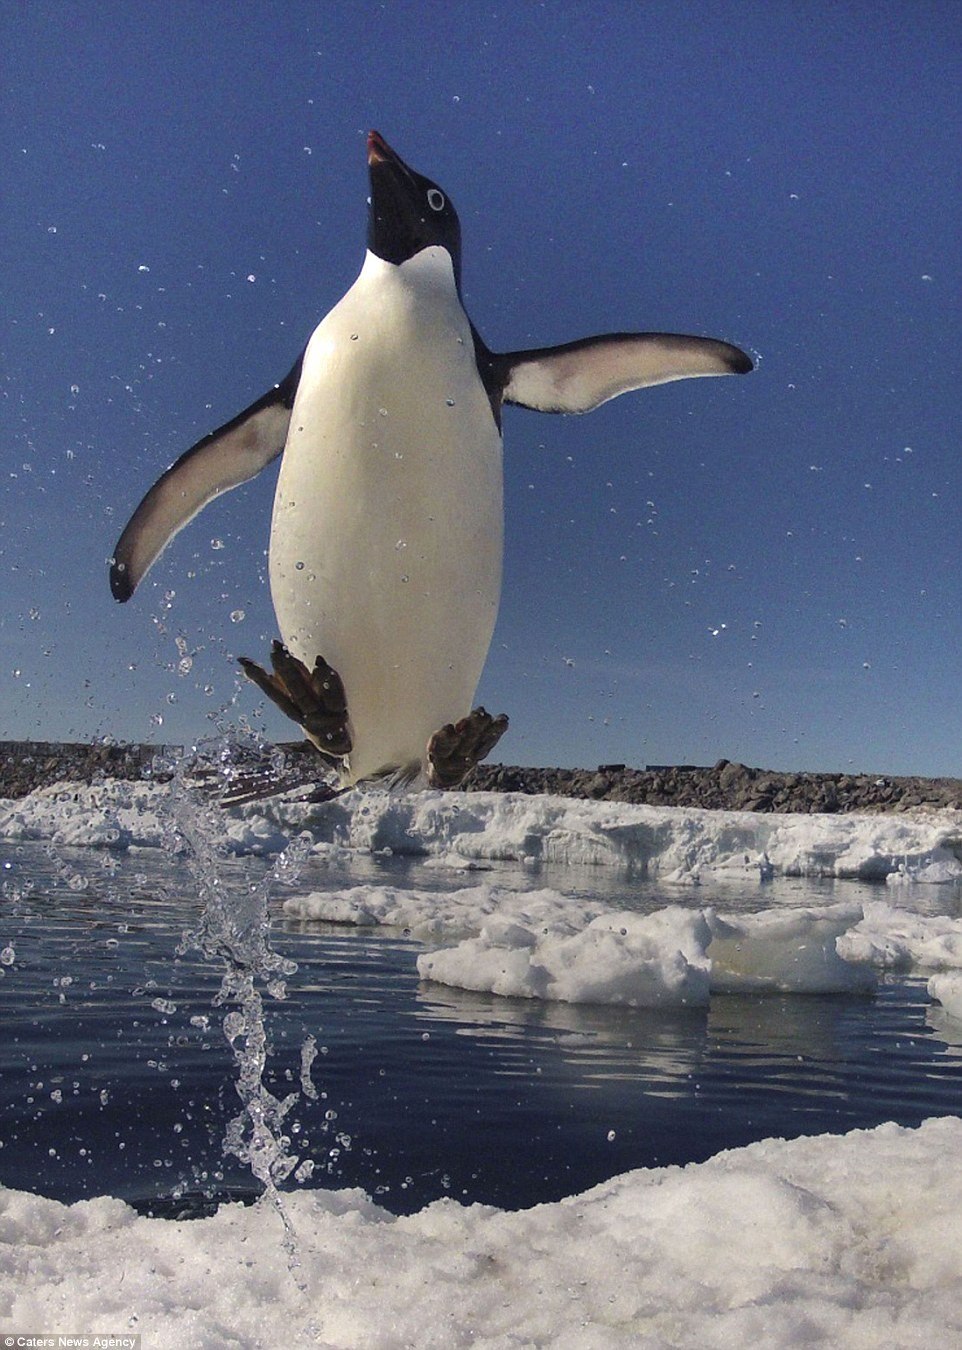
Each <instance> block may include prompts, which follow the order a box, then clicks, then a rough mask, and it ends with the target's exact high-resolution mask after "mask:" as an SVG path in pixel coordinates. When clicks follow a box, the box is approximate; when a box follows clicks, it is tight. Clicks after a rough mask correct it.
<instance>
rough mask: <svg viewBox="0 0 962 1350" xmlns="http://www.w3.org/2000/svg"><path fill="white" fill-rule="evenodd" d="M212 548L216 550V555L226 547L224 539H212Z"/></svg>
mask: <svg viewBox="0 0 962 1350" xmlns="http://www.w3.org/2000/svg"><path fill="white" fill-rule="evenodd" d="M210 546H211V548H212V549H213V550H214V552H215V553H216V552H217V550H218V549H220V548H223V547H224V541H223V539H212V540H211V541H210Z"/></svg>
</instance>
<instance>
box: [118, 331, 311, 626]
mask: <svg viewBox="0 0 962 1350" xmlns="http://www.w3.org/2000/svg"><path fill="white" fill-rule="evenodd" d="M302 360H303V356H300V357H298V359H297V362H296V364H295V365H294V367H293V369H292V370H291V371H290V372H289V374H288V375H287V376H285V378H284V379H283V380H282V381H281V383H280V384H278V385H275V387H274V388H273V389H271V390H269V391H268V392H267V393H266V394H264V395H263V397H262V398H259V399H258V400H257V402H256V403H252V404H251V406H250V407H249V408H247V409H245V411H244V412H242V413H240V414H239V415H238V416H237V417H234V418H232V419H231V421H229V422H226V423H225V424H224V425H223V426H222V427H219V428H218V429H217V431H212V432H211V433H210V435H208V436H204V437H203V439H202V440H199V441H198V442H197V444H196V445H193V446H191V448H190V449H189V450H187V451H186V452H185V453H184V454H183V455H181V457H180V459H178V460H177V461H176V463H174V464H172V465H171V466H170V468H169V469H168V470H167V471H166V473H163V474H162V475H161V476H160V478H158V480H157V482H156V483H155V484H154V486H153V487H152V488H151V489H150V491H149V492H148V493H147V495H146V497H144V499H143V501H142V502H141V503H140V505H139V506H138V507H137V510H136V511H135V512H134V514H133V515H132V516H131V518H130V520H129V522H128V524H127V528H126V529H125V530H124V532H123V534H122V535H121V536H120V539H119V541H118V543H117V547H116V548H115V549H114V556H113V558H112V559H111V564H110V589H111V591H112V593H113V596H114V599H115V600H120V601H124V600H129V599H130V597H131V596H132V595H133V593H134V591H135V589H136V588H137V585H138V584H139V582H140V581H141V580H142V578H143V576H144V573H145V572H146V571H147V569H148V568H149V567H150V565H151V563H153V562H154V560H155V559H156V558H157V557H158V556H159V555H160V554H161V553H162V552H163V550H164V549H165V548H166V546H167V545H168V544H169V543H170V541H171V539H173V537H174V535H175V534H177V533H178V532H179V531H180V530H182V529H183V528H184V526H185V525H186V524H187V522H188V521H190V520H192V519H193V518H194V516H196V515H197V512H198V511H200V510H201V509H202V508H203V507H205V506H206V505H207V503H208V502H210V501H213V499H214V498H215V497H219V496H220V494H221V493H222V492H228V491H229V490H230V489H231V488H235V487H238V486H239V485H240V484H241V483H246V482H247V480H248V479H249V478H253V477H254V476H255V474H258V473H260V471H261V469H264V468H266V467H267V465H268V464H270V462H271V460H274V459H276V458H277V456H278V455H279V454H280V453H281V451H282V450H283V449H284V443H285V441H286V440H287V429H288V427H289V425H290V421H291V408H292V407H293V405H294V395H295V394H296V393H297V386H298V383H299V381H300V378H301V362H302Z"/></svg>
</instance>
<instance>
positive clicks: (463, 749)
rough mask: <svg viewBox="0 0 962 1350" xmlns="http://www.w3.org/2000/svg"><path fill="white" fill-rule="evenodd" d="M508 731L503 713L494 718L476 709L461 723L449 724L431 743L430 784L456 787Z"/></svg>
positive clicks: (429, 761) (436, 786)
mask: <svg viewBox="0 0 962 1350" xmlns="http://www.w3.org/2000/svg"><path fill="white" fill-rule="evenodd" d="M507 729H508V719H507V716H506V715H505V714H504V713H501V714H500V716H498V717H492V716H491V714H490V713H489V712H485V710H484V709H483V708H475V709H474V711H473V712H471V713H469V714H468V716H467V717H462V718H461V720H460V721H459V722H454V723H452V722H448V724H447V725H446V726H443V727H441V729H440V731H436V732H435V733H434V735H433V736H432V737H431V739H430V740H429V741H428V784H429V785H430V786H431V787H435V788H452V787H457V786H458V784H459V783H461V782H462V781H463V780H464V779H465V778H466V777H467V775H468V773H469V772H470V771H471V770H472V769H473V768H474V766H475V764H479V763H480V762H481V760H482V759H484V758H485V756H487V755H489V754H490V753H491V751H492V750H493V749H494V747H495V746H496V745H497V743H498V741H499V740H500V739H501V737H502V736H503V735H504V733H505V732H506V731H507Z"/></svg>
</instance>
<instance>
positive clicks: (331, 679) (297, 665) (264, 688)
mask: <svg viewBox="0 0 962 1350" xmlns="http://www.w3.org/2000/svg"><path fill="white" fill-rule="evenodd" d="M238 660H239V662H240V665H241V668H242V669H243V671H244V674H245V675H246V676H247V678H248V679H249V680H253V682H254V684H256V685H257V687H258V689H260V690H261V692H262V693H264V694H266V695H267V697H268V698H269V699H270V700H271V702H272V703H275V704H276V705H277V707H278V708H280V710H281V712H282V713H284V715H285V716H286V717H289V718H290V719H291V721H292V722H296V723H297V725H298V726H299V727H300V728H301V730H302V731H303V732H304V735H305V736H306V737H307V738H308V740H310V741H312V742H313V743H314V745H315V746H316V747H317V749H318V750H319V751H320V752H321V754H322V755H323V757H324V758H325V759H326V760H327V761H328V762H331V763H336V762H337V761H338V760H341V759H343V758H344V756H345V755H349V754H350V753H351V744H352V742H351V732H350V728H349V726H348V720H347V699H346V698H345V696H344V685H343V684H342V683H341V677H340V675H338V673H337V671H336V670H332V669H331V667H330V666H329V665H328V664H327V662H326V661H325V660H324V658H323V657H322V656H319V657H318V658H317V660H316V661H315V662H314V669H313V670H308V668H307V666H305V665H304V662H303V661H299V660H298V659H297V657H296V656H292V655H291V653H290V652H289V651H288V650H287V648H286V647H285V646H284V644H283V643H282V642H274V644H273V645H272V647H271V665H272V666H273V668H274V673H273V674H268V672H267V671H266V670H264V669H263V667H262V666H259V665H258V664H257V663H256V661H251V660H250V659H249V658H248V657H246V656H241V657H238Z"/></svg>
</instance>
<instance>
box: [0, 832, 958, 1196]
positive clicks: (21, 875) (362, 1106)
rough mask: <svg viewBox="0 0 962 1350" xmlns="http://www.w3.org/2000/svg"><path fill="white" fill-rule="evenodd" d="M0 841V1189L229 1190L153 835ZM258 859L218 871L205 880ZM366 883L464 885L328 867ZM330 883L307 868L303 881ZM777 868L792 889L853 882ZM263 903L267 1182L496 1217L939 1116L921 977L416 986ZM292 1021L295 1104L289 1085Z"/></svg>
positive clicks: (376, 946) (935, 1020)
mask: <svg viewBox="0 0 962 1350" xmlns="http://www.w3.org/2000/svg"><path fill="white" fill-rule="evenodd" d="M2 857H3V859H4V863H5V866H4V872H3V875H4V876H5V878H6V894H5V898H4V900H3V909H2V928H0V947H4V946H7V945H9V946H11V947H12V948H13V951H14V958H13V960H12V963H11V964H9V965H4V966H2V967H0V972H2V978H0V1182H2V1183H4V1184H6V1185H8V1186H12V1187H18V1188H21V1189H25V1190H30V1191H34V1192H38V1193H40V1194H43V1195H47V1196H51V1197H54V1198H57V1199H61V1200H76V1199H79V1198H83V1197H86V1196H92V1195H99V1194H105V1193H109V1194H112V1195H116V1196H120V1197H122V1198H124V1199H126V1200H129V1201H131V1202H133V1203H135V1204H137V1205H138V1206H140V1207H141V1208H144V1209H148V1210H149V1209H153V1210H154V1211H155V1212H159V1213H178V1212H182V1211H183V1212H197V1211H198V1208H199V1207H200V1206H201V1205H202V1203H203V1200H204V1198H205V1197H206V1198H213V1199H218V1198H223V1197H226V1196H246V1195H252V1194H254V1193H255V1191H256V1190H257V1186H256V1183H254V1182H253V1181H252V1178H251V1174H250V1171H249V1170H248V1169H247V1167H246V1166H244V1165H242V1164H241V1163H240V1162H238V1161H237V1159H236V1158H232V1157H226V1158H225V1155H224V1151H223V1148H222V1142H223V1138H224V1133H225V1130H226V1128H227V1124H228V1122H229V1121H230V1120H231V1119H232V1118H233V1117H235V1116H236V1115H237V1114H238V1111H239V1110H240V1101H239V1099H238V1096H237V1093H236V1091H235V1087H234V1084H235V1082H236V1078H237V1070H236V1066H235V1064H234V1059H233V1055H232V1053H231V1049H230V1046H229V1045H228V1043H227V1041H226V1040H225V1037H224V1035H223V1031H222V1027H221V1022H222V1018H223V1015H224V1012H225V1011H226V1009H225V1008H218V1007H215V1006H212V1000H213V999H214V997H215V995H216V993H217V990H218V988H219V986H220V982H221V976H222V974H223V968H222V967H221V966H220V965H219V964H218V963H216V962H208V961H204V960H202V959H201V958H200V957H199V956H198V955H196V954H190V953H188V954H186V955H183V956H179V957H178V956H177V955H176V949H177V947H178V944H179V942H180V939H181V936H182V933H183V932H184V930H185V929H190V928H193V927H194V926H195V925H196V923H197V920H198V917H199V914H198V909H199V906H198V902H197V901H196V899H195V897H194V893H193V888H192V882H191V879H190V875H189V873H188V872H187V871H186V869H185V868H184V867H183V866H182V865H181V864H178V863H175V862H172V861H170V860H169V859H167V858H166V857H164V856H163V855H162V854H160V853H159V852H158V851H150V852H145V853H143V854H141V855H139V856H131V857H117V856H114V855H110V854H106V853H100V852H98V851H95V850H92V849H86V850H78V851H76V852H74V853H64V852H63V851H60V852H59V853H51V852H48V851H46V850H45V849H43V848H42V847H41V846H33V845H31V846H17V847H15V848H11V847H7V848H6V849H5V850H4V851H3V854H2ZM262 866H263V865H262V864H259V863H256V862H254V861H249V862H246V863H240V862H238V863H234V864H232V865H231V867H230V869H229V870H230V872H231V875H230V876H229V877H228V878H227V880H228V881H229V882H230V884H235V885H241V886H242V885H245V884H246V881H247V879H249V877H250V876H251V875H253V874H255V873H256V872H257V869H258V868H262ZM604 870H605V869H595V870H594V872H593V874H592V875H593V876H594V878H595V880H596V884H597V883H598V882H601V883H605V880H606V879H605V878H604V877H603V876H601V875H600V873H603V872H604ZM569 875H570V878H571V880H572V881H575V880H577V878H575V876H574V874H573V873H569ZM372 876H379V877H380V879H382V880H384V881H388V882H390V883H391V884H399V883H403V881H404V880H405V879H409V880H415V881H416V884H417V885H418V886H419V887H420V888H421V889H425V888H427V887H428V886H431V885H434V886H442V885H449V884H450V885H459V884H463V882H461V881H458V880H454V881H452V880H451V878H446V879H444V878H443V876H441V875H439V874H438V873H436V872H435V873H431V872H429V871H426V870H425V869H417V868H416V867H413V865H412V864H406V863H404V862H402V861H400V860H383V861H380V860H374V859H367V860H364V859H361V860H358V862H357V864H356V866H355V867H353V868H352V871H351V873H350V880H351V881H353V882H354V883H356V882H357V880H358V879H370V878H371V877H372ZM560 879H561V878H559V877H558V876H555V877H553V878H551V881H552V884H555V885H558V884H559V881H560ZM346 880H347V878H346V877H345V876H343V875H337V874H334V873H332V871H331V869H330V868H325V869H323V871H321V870H318V872H317V874H315V875H311V876H310V877H308V878H307V880H306V885H307V888H308V889H318V888H319V887H320V886H322V885H324V884H345V881H346ZM303 881H304V879H303V878H302V883H303ZM535 884H544V879H543V878H542V879H540V880H538V881H536V883H535ZM579 884H584V879H583V878H582V879H581V881H580V882H579ZM619 884H620V883H618V882H616V881H615V880H613V879H607V885H608V886H609V887H611V888H613V890H616V889H617V887H618V885H619ZM795 885H796V889H797V891H798V902H799V903H801V902H803V901H804V900H806V899H807V901H808V903H825V902H826V900H827V899H832V898H834V899H838V898H840V895H844V894H852V891H851V889H847V888H845V887H843V888H841V890H839V889H838V888H836V889H835V891H834V892H833V894H832V895H826V893H825V888H824V887H812V886H806V885H805V884H804V883H795ZM876 894H878V892H876ZM753 895H754V897H755V898H754V903H755V904H757V903H758V897H757V894H756V893H754V892H753ZM282 898H283V897H279V898H278V899H277V900H275V902H274V905H275V906H276V911H275V916H274V922H273V942H274V946H275V947H276V948H277V950H278V951H279V952H281V953H282V954H283V955H284V956H286V957H289V958H291V959H293V960H294V961H296V962H297V966H298V969H297V972H296V973H295V974H294V975H292V976H291V977H290V978H289V980H288V983H287V997H286V998H285V999H284V1000H282V1001H280V1000H274V999H270V998H266V999H265V1009H266V1020H267V1029H268V1035H269V1039H270V1047H271V1052H270V1057H269V1061H268V1068H267V1072H266V1075H265V1082H266V1084H267V1086H268V1087H269V1089H270V1091H271V1092H272V1093H274V1094H275V1096H277V1097H279V1098H282V1097H284V1096H285V1095H286V1094H287V1093H290V1092H299V1093H300V1096H299V1098H298V1101H297V1103H296V1105H295V1106H294V1107H293V1109H292V1110H291V1112H290V1114H289V1115H288V1117H287V1122H286V1123H287V1126H288V1128H289V1130H290V1134H291V1140H292V1148H293V1151H295V1152H296V1153H297V1154H298V1156H299V1158H300V1160H301V1162H302V1163H304V1162H306V1163H307V1164H308V1167H307V1168H304V1169H302V1176H303V1175H304V1173H305V1172H307V1171H311V1168H310V1164H313V1170H312V1171H311V1174H310V1176H308V1177H305V1179H304V1180H303V1181H301V1182H298V1181H296V1180H294V1178H293V1177H292V1178H291V1179H290V1180H289V1181H288V1182H287V1183H286V1185H287V1186H288V1188H291V1187H296V1186H297V1185H299V1184H303V1185H307V1186H318V1185H320V1186H324V1187H331V1186H347V1185H350V1186H361V1187H363V1188H364V1189H365V1190H366V1191H368V1192H369V1193H370V1194H372V1195H374V1196H376V1197H377V1198H378V1199H379V1201H380V1202H381V1203H382V1204H384V1205H385V1206H386V1207H387V1208H389V1209H391V1210H393V1211H395V1212H398V1213H401V1212H409V1211H412V1210H415V1209H418V1208H420V1207H421V1206H422V1205H424V1204H425V1203H427V1202H428V1201H430V1200H432V1199H435V1198H437V1197H438V1196H442V1195H450V1196H454V1197H456V1198H457V1199H459V1200H461V1201H464V1202H470V1201H483V1202H487V1203H491V1204H496V1205H500V1206H503V1207H508V1208H514V1207H522V1206H528V1205H532V1204H535V1203H538V1202H540V1201H549V1200H556V1199H558V1198H560V1197H562V1196H564V1195H570V1194H572V1193H575V1192H577V1191H579V1190H583V1189H584V1188H586V1187H588V1186H590V1185H592V1184H594V1183H596V1182H599V1181H601V1180H604V1179H605V1178H607V1177H610V1176H612V1175H615V1174H617V1173H620V1172H624V1171H627V1170H629V1169H630V1168H633V1167H647V1166H652V1165H663V1164H670V1163H679V1164H682V1163H687V1162H691V1161H699V1160H702V1159H705V1158H707V1157H709V1156H710V1155H712V1154H713V1153H716V1152H717V1151H718V1150H719V1149H722V1148H729V1147H738V1146H740V1145H743V1144H747V1143H749V1142H751V1141H753V1140H757V1139H762V1138H767V1137H770V1136H782V1137H792V1136H795V1135H799V1134H814V1133H819V1132H822V1131H834V1132H842V1131H845V1130H848V1129H851V1128H854V1127H858V1126H863V1127H868V1126H873V1125H876V1124H879V1123H881V1122H882V1121H885V1120H896V1121H898V1122H900V1123H901V1124H905V1125H915V1124H917V1123H918V1122H920V1121H921V1120H923V1119H924V1118H926V1117H927V1116H930V1115H937V1114H944V1113H947V1112H952V1113H958V1112H959V1111H960V1110H962V1046H959V1045H958V1044H952V1043H951V1035H950V1034H948V1035H947V1033H946V1032H945V1031H943V1030H940V1027H939V1016H938V1012H937V1010H933V1008H932V1006H931V1003H930V1001H929V1000H928V998H927V996H926V994H925V988H924V982H923V981H920V980H912V979H907V978H902V977H892V978H888V979H885V980H884V981H883V983H882V985H881V987H880V990H879V992H878V994H877V995H876V996H874V997H850V996H831V997H824V996H816V995H807V996H801V995H797V996H782V997H772V996H737V997H736V996H716V997H713V999H712V1003H711V1007H710V1008H709V1009H707V1010H701V1011H675V1012H663V1011H659V1012H647V1011H638V1010H625V1009H616V1008H600V1007H573V1006H569V1005H565V1004H547V1003H543V1002H533V1001H528V1000H520V999H518V1000H515V999H501V998H496V997H494V996H486V995H479V994H473V993H468V992H461V991H458V990H453V989H449V988H445V987H441V986H437V985H428V984H422V983H419V980H418V976H417V971H416V968H415V957H416V955H417V953H418V952H419V951H421V950H422V948H421V947H420V945H419V944H417V943H415V942H413V941H411V940H409V939H405V938H403V937H401V936H397V935H394V936H389V935H387V934H386V933H385V932H380V931H370V930H368V931H355V930H347V929H343V928H340V929H336V928H334V927H331V926H321V925H302V924H299V923H296V922H292V921H289V920H285V918H284V917H283V916H282V915H281V913H280V901H281V899H282ZM657 898H658V897H657V896H656V895H652V896H649V897H648V898H647V900H646V904H651V905H653V904H654V903H656V901H657ZM621 900H622V901H623V900H624V896H622V897H621ZM697 901H698V903H699V904H705V903H709V902H710V897H709V896H707V895H706V894H705V892H704V890H702V891H699V892H698V895H697ZM744 903H745V904H746V905H747V904H748V900H747V898H746V900H745V902H744ZM720 907H721V908H728V909H732V908H735V907H737V903H736V898H735V897H733V896H732V895H730V894H726V896H725V897H724V900H723V902H722V903H721V905H720ZM7 959H8V960H9V959H10V958H9V956H8V957H7ZM308 1036H312V1037H314V1038H315V1040H316V1044H317V1048H318V1053H317V1057H316V1059H315V1060H314V1062H313V1066H312V1068H311V1082H312V1083H313V1086H314V1088H315V1090H316V1093H317V1096H316V1099H312V1097H311V1096H309V1095H307V1094H306V1093H305V1092H304V1091H303V1090H302V1085H301V1067H302V1060H301V1053H302V1046H303V1045H304V1042H305V1038H306V1037H308Z"/></svg>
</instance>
